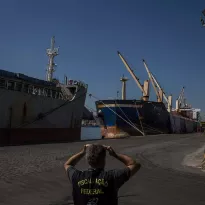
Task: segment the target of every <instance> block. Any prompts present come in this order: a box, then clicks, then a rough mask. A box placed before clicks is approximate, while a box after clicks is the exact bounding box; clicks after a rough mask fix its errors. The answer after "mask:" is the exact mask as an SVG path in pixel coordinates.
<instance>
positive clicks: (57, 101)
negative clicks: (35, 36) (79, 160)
mask: <svg viewBox="0 0 205 205" xmlns="http://www.w3.org/2000/svg"><path fill="white" fill-rule="evenodd" d="M54 44H55V38H54V37H52V39H51V47H50V48H49V49H47V56H48V58H49V63H48V68H47V75H46V80H40V79H37V78H33V77H29V76H26V75H24V74H21V73H13V72H9V71H7V70H0V145H3V146H4V145H20V144H33V143H34V144H36V143H47V142H68V141H74V140H79V139H80V135H81V122H82V117H83V110H84V104H85V99H86V94H87V84H85V83H83V82H81V81H77V80H69V79H68V78H67V77H66V76H65V78H64V83H61V82H60V81H58V80H56V79H54V78H53V72H54V71H55V63H54V57H55V56H57V55H58V54H59V48H55V46H54Z"/></svg>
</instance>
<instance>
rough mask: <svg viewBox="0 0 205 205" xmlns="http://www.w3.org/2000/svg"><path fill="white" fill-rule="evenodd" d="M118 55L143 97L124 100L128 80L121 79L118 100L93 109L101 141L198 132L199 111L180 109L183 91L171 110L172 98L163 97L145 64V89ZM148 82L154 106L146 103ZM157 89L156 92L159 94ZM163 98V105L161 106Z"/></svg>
mask: <svg viewBox="0 0 205 205" xmlns="http://www.w3.org/2000/svg"><path fill="white" fill-rule="evenodd" d="M118 55H119V56H120V58H121V60H122V61H123V63H124V65H125V66H126V68H127V70H128V71H129V72H130V74H131V76H132V77H133V79H134V80H135V82H136V83H137V85H138V86H139V88H140V90H141V91H142V94H143V96H142V98H141V99H140V100H136V99H134V100H127V99H126V89H125V88H126V81H127V79H126V78H124V77H123V78H121V81H122V84H123V85H122V99H121V100H119V99H116V100H98V101H96V109H97V113H98V119H99V124H100V127H101V135H102V137H103V138H121V137H128V136H143V135H150V134H165V133H166V134H167V133H191V132H197V131H199V128H200V123H199V121H198V119H197V115H196V112H197V113H199V111H200V109H192V108H191V107H190V106H187V105H186V104H185V103H184V107H183V106H182V103H183V100H182V95H183V92H184V90H182V93H181V94H180V97H179V99H178V100H177V102H176V106H177V107H176V109H173V108H172V98H171V97H172V96H168V97H166V95H165V93H164V91H163V90H162V89H161V87H160V85H159V83H158V82H157V80H156V78H155V77H154V76H153V74H152V73H151V72H150V71H149V69H148V67H147V65H146V63H145V61H144V60H143V62H144V65H145V68H146V70H147V72H148V75H149V81H145V82H144V85H141V84H140V82H139V79H138V78H137V77H136V75H135V74H134V72H133V70H132V69H131V68H130V67H129V65H128V63H127V62H126V60H125V59H124V57H123V56H122V54H120V53H119V52H118ZM150 81H151V82H152V85H153V86H154V90H155V92H156V94H157V102H155V101H150V100H149V82H150ZM157 88H159V91H158V90H157ZM163 98H164V99H165V101H166V103H164V102H163Z"/></svg>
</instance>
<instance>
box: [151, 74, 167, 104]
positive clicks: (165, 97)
mask: <svg viewBox="0 0 205 205" xmlns="http://www.w3.org/2000/svg"><path fill="white" fill-rule="evenodd" d="M151 76H152V78H153V80H154V82H155V84H156V85H157V87H158V88H159V89H161V90H162V88H161V87H160V85H159V83H158V82H157V80H156V78H155V77H154V76H153V74H152V73H151ZM162 92H163V97H164V99H165V100H166V102H167V103H168V98H167V96H166V95H165V92H164V91H163V90H162Z"/></svg>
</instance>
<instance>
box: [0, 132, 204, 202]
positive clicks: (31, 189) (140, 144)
mask: <svg viewBox="0 0 205 205" xmlns="http://www.w3.org/2000/svg"><path fill="white" fill-rule="evenodd" d="M86 143H100V144H105V145H111V146H113V148H114V149H115V150H116V152H120V153H124V154H128V155H130V156H133V157H137V158H138V159H139V160H140V162H141V164H142V168H141V170H140V171H139V172H138V173H137V174H136V175H135V176H134V177H133V178H132V179H131V180H130V181H128V182H127V183H126V184H124V185H123V187H122V188H121V189H120V191H119V204H127V205H132V204H133V205H134V204H140V205H148V204H149V205H150V204H152V205H173V204H174V205H201V204H203V205H204V204H205V173H204V172H202V171H201V169H199V168H195V166H190V161H189V157H191V156H192V154H193V153H196V152H197V150H199V149H201V151H202V147H203V146H204V145H205V135H204V134H201V133H200V134H199V133H198V134H186V135H156V136H145V137H131V138H127V139H112V140H111V139H110V140H108V139H106V140H97V141H88V142H85V141H84V142H75V143H62V144H43V145H26V146H15V147H0V162H1V166H0V204H1V205H14V204H15V205H16V204H19V205H66V204H73V201H72V189H71V185H70V183H69V181H68V178H67V176H66V173H65V171H64V168H63V164H64V163H65V161H66V160H67V159H68V157H69V155H70V154H72V153H76V152H78V151H80V149H81V148H82V146H83V145H84V144H86ZM197 153H198V156H199V157H200V153H199V151H198V152H197ZM191 159H192V160H193V157H192V158H191ZM199 161H200V160H199ZM199 161H198V164H199ZM187 163H188V164H187ZM187 165H188V166H187ZM119 167H123V164H122V163H120V162H119V161H117V160H116V159H114V158H112V157H110V156H107V165H106V169H112V168H119ZM77 168H79V169H86V168H87V164H86V162H85V160H84V159H83V160H82V161H81V162H80V163H79V164H78V165H77Z"/></svg>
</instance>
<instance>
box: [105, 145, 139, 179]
mask: <svg viewBox="0 0 205 205" xmlns="http://www.w3.org/2000/svg"><path fill="white" fill-rule="evenodd" d="M106 149H107V150H108V152H109V154H110V155H111V156H113V157H115V158H116V159H118V160H119V161H121V162H122V163H124V164H125V166H127V167H128V168H129V169H130V177H131V176H133V175H134V174H135V173H136V172H137V171H138V170H139V169H140V167H141V164H140V163H138V162H136V161H135V160H134V159H132V158H131V157H129V156H127V155H124V154H118V153H116V152H115V151H114V150H113V149H112V147H110V146H107V147H106Z"/></svg>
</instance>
